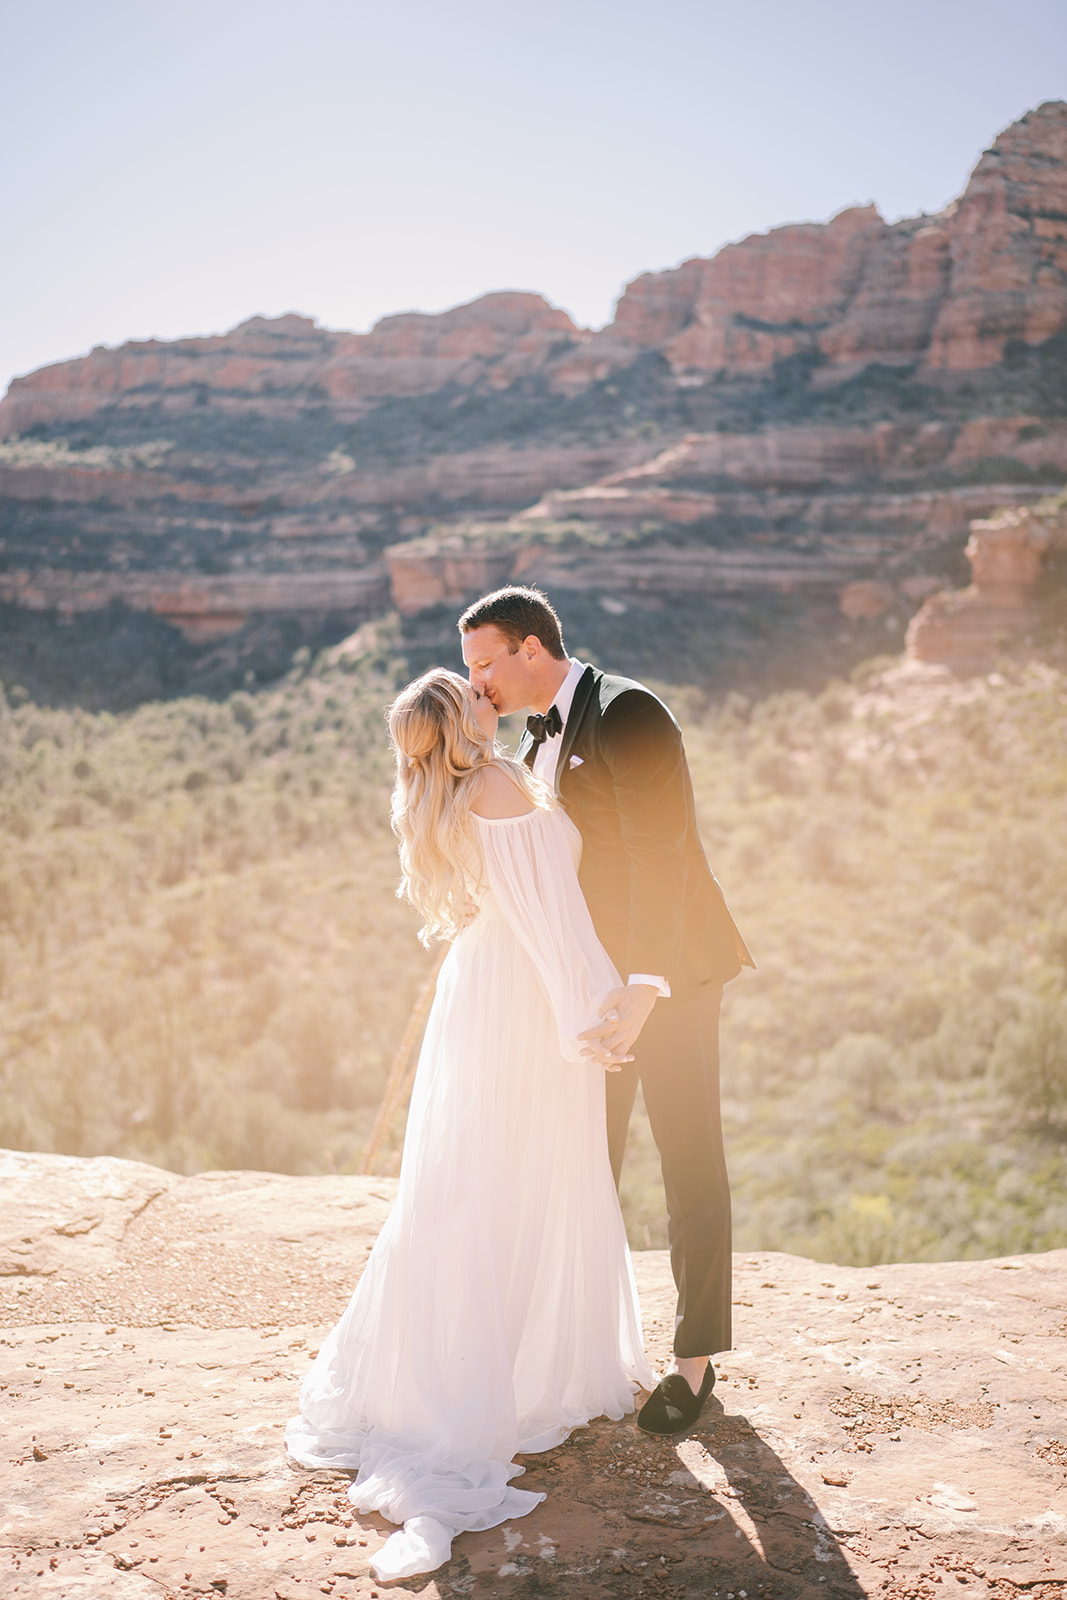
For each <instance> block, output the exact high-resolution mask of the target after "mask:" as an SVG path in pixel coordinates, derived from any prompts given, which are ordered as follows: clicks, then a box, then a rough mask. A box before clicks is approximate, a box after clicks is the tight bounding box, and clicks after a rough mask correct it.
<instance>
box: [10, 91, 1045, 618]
mask: <svg viewBox="0 0 1067 1600" xmlns="http://www.w3.org/2000/svg"><path fill="white" fill-rule="evenodd" d="M0 438H3V439H5V440H6V441H7V442H6V443H2V444H0V600H7V601H9V602H14V603H17V604H27V605H39V606H46V607H47V606H56V607H60V608H62V607H66V608H67V609H68V610H69V609H78V608H79V607H81V606H82V605H83V604H84V605H88V604H91V603H95V599H96V598H102V597H118V598H123V599H126V600H127V601H128V602H129V603H130V604H133V605H137V606H147V607H149V608H150V609H155V610H157V611H159V612H160V614H162V615H165V616H168V617H170V618H172V620H174V621H176V622H178V623H179V624H180V625H181V626H182V627H183V628H185V630H186V631H187V632H189V633H191V634H193V635H197V636H199V635H205V636H206V635H209V634H210V635H214V634H215V633H217V632H218V631H221V630H224V629H225V628H226V627H239V626H241V625H242V622H243V621H245V620H247V619H248V617H250V616H252V615H257V614H265V613H276V612H283V613H284V612H292V613H294V614H304V613H305V612H307V611H308V608H309V607H310V608H311V609H312V611H314V609H315V607H316V606H317V605H318V604H319V598H321V599H322V600H323V602H325V600H326V599H329V600H331V601H333V602H335V603H336V604H335V605H334V607H333V608H334V609H338V608H339V609H342V610H344V611H345V612H346V614H351V615H362V614H367V613H369V612H370V611H373V609H374V607H375V606H378V605H380V604H383V603H387V601H388V595H387V594H386V590H385V587H384V585H385V584H386V581H387V576H386V575H387V571H388V570H391V571H392V574H393V579H394V589H393V598H394V599H396V600H397V601H398V602H399V603H400V604H401V606H402V607H405V608H412V607H414V606H415V605H416V603H421V602H420V601H419V597H420V596H429V595H438V597H439V598H440V597H444V598H447V599H449V600H451V599H453V598H456V597H457V594H458V591H459V590H460V589H461V588H462V587H463V585H464V584H465V583H468V582H473V578H474V571H475V568H474V567H472V566H471V563H470V560H469V559H467V558H466V557H465V559H466V565H464V563H463V562H462V561H459V562H457V559H456V558H455V551H454V550H453V551H452V554H451V555H449V556H447V559H446V556H445V555H442V554H441V553H440V552H441V550H445V551H446V552H447V550H448V549H450V548H451V547H450V546H449V544H448V541H449V538H450V537H451V532H450V530H453V529H455V528H457V527H460V526H461V525H462V526H466V525H469V524H470V522H471V521H472V520H475V521H477V520H482V521H486V520H488V521H490V522H495V523H498V524H499V523H501V522H503V523H505V524H508V525H509V526H510V527H511V532H512V534H513V535H514V540H517V541H518V543H519V544H524V545H525V546H526V547H528V553H527V556H526V557H525V558H524V561H523V563H522V564H523V565H524V569H525V570H527V571H529V572H530V573H544V574H547V575H548V577H550V578H551V580H552V581H554V582H563V581H566V582H573V583H579V584H582V583H588V584H592V583H596V584H598V585H604V584H607V585H609V586H611V585H613V584H614V585H615V586H616V587H619V586H621V587H623V588H627V589H629V590H632V589H634V587H635V585H636V586H637V587H638V588H640V587H641V586H642V584H643V585H644V586H645V587H647V586H648V585H649V583H651V584H652V586H653V587H657V586H658V587H659V588H661V589H662V588H669V587H670V586H671V585H677V584H682V585H683V586H684V587H690V588H691V587H692V586H693V584H697V586H698V588H701V589H702V590H706V591H707V592H715V591H716V589H717V588H718V587H722V586H725V587H726V588H727V589H728V588H730V587H731V585H737V584H740V585H741V586H742V587H746V586H748V587H751V586H753V585H754V586H755V587H756V588H758V587H759V585H760V584H761V583H763V584H769V585H772V586H781V585H783V584H784V585H785V586H787V587H790V586H792V587H796V586H797V585H799V586H800V587H802V588H803V587H804V585H805V584H808V583H809V582H810V584H811V585H812V586H814V587H815V588H819V587H820V586H821V588H822V589H826V588H827V587H828V586H829V588H831V589H832V588H834V587H835V586H836V587H837V588H838V589H840V588H842V587H843V586H846V585H847V584H848V583H850V582H851V583H854V582H857V581H860V582H870V581H875V582H878V581H887V580H888V581H891V582H898V581H904V580H905V579H910V580H919V579H922V578H923V576H924V573H925V572H926V569H928V568H929V569H931V570H932V571H940V570H941V568H942V567H944V564H945V562H946V560H947V559H948V558H949V556H950V555H953V556H955V557H956V558H958V551H959V549H960V548H961V546H962V543H963V540H964V539H965V537H966V531H967V527H968V525H969V523H970V522H971V521H972V520H973V519H974V518H976V517H982V516H987V515H989V514H990V513H991V512H992V511H994V510H995V509H997V508H998V507H1003V506H1006V505H1013V504H1014V505H1022V506H1025V505H1028V504H1031V503H1033V502H1034V501H1035V500H1037V499H1039V498H1040V497H1041V495H1043V494H1045V493H1047V492H1048V489H1049V487H1051V486H1053V485H1056V484H1058V483H1062V482H1063V480H1064V478H1065V477H1067V104H1064V103H1062V102H1050V103H1048V104H1046V105H1043V106H1041V107H1039V108H1037V109H1036V110H1034V111H1032V112H1030V113H1029V114H1028V115H1027V116H1024V117H1023V118H1021V119H1020V120H1019V121H1018V122H1017V123H1015V124H1013V125H1012V126H1011V127H1010V128H1008V129H1007V130H1006V131H1005V132H1004V133H1003V134H1001V136H1000V137H999V138H998V139H997V140H996V141H995V143H994V144H993V146H992V148H991V149H990V150H988V151H986V152H985V153H984V154H983V155H982V157H981V159H980V160H979V162H978V164H977V166H976V168H975V170H974V173H973V175H972V177H971V180H970V182H969V183H968V185H967V188H966V190H965V191H964V193H963V195H962V196H961V197H960V199H959V200H958V201H956V202H954V203H953V204H952V205H950V206H948V207H947V208H946V209H945V211H943V212H942V213H940V214H938V215H937V216H931V217H926V216H924V217H918V218H911V219H906V220H905V221H902V222H898V223H894V224H888V223H886V222H885V221H884V220H883V219H882V218H881V217H880V215H879V214H878V212H877V210H876V209H875V208H874V207H860V208H852V209H849V210H846V211H843V212H842V213H840V214H839V215H838V216H836V217H835V218H833V220H832V221H830V222H828V223H825V224H821V223H804V224H798V225H792V226H788V227H783V228H777V229H774V230H772V231H771V232H769V233H766V234H761V235H754V236H752V237H750V238H747V239H743V240H741V241H740V242H738V243H736V244H731V245H727V246H726V247H725V248H724V249H722V250H720V251H719V252H718V253H717V254H716V255H715V256H713V257H711V258H707V259H703V258H696V259H694V260H691V261H687V262H685V263H683V264H682V265H681V266H679V267H677V268H674V269H672V270H670V271H666V272H654V273H646V274H644V275H642V276H641V277H639V278H637V279H635V280H634V282H633V283H631V284H630V285H629V286H628V287H627V289H626V290H625V292H624V294H623V295H622V296H621V298H620V300H619V303H618V306H617V308H616V313H615V316H614V318H613V320H612V322H611V323H610V324H608V326H606V327H605V328H602V329H600V330H597V331H592V332H591V331H589V330H585V329H581V328H578V327H576V326H575V325H574V324H573V322H572V321H571V319H570V318H569V317H568V316H567V315H566V313H565V312H563V311H560V310H558V309H556V308H554V307H552V306H551V305H549V304H548V302H547V301H545V300H544V299H543V298H542V297H541V296H539V295H537V294H530V293H501V294H491V295H486V296H484V297H483V298H481V299H479V300H476V301H474V302H472V303H471V304H470V305H466V306H460V307H457V308H455V309H454V310H452V311H448V312H446V313H444V314H443V315H440V316H428V315H421V314H416V313H409V314H405V315H401V316H394V317H388V318H385V319H384V320H383V321H381V322H379V323H378V324H377V325H376V326H375V327H374V328H373V329H372V330H371V331H370V332H369V333H366V334H355V333H347V332H343V331H334V330H330V329H325V328H321V327H319V326H317V325H316V324H315V323H314V322H313V321H311V320H310V319H308V318H305V317H300V316H293V315H291V316H284V317H279V318H274V319H267V318H263V317H253V318H251V319H250V320H248V321H247V322H244V323H242V324H241V325H240V326H239V327H237V328H235V329H233V330H232V331H231V332H230V333H227V334H223V335H220V336H217V337H211V338H202V339H182V340H177V341H173V342H164V341H160V340H148V341H142V342H138V343H131V344H127V345H124V346H122V347H121V348H118V349H104V348H98V349H96V350H94V351H93V352H92V353H91V354H90V355H88V356H85V357H83V358H81V359H79V360H74V361H68V362H63V363H59V364H57V365H54V366H50V367H46V368H42V369H41V370H40V371H38V372H34V373H31V374H29V375H28V376H27V377H24V378H20V379H17V380H16V381H15V382H14V383H13V384H12V385H11V388H10V390H9V392H8V395H7V396H6V398H5V399H4V400H3V401H2V402H0ZM560 526H563V527H565V528H566V527H576V528H578V529H579V530H588V529H590V528H593V529H596V530H598V533H599V538H598V540H594V541H593V545H591V544H590V541H589V540H588V539H586V538H583V537H579V538H576V539H571V540H569V541H568V539H566V538H562V539H561V538H560V537H558V536H554V537H553V538H551V539H549V540H548V542H547V544H546V540H545V532H546V529H550V528H556V529H557V530H558V528H559V527H560ZM428 537H429V542H427V538H428ZM442 539H443V540H444V544H443V545H442V543H441V541H442ZM464 539H465V541H466V542H464V543H463V548H464V550H465V551H466V552H467V556H468V557H469V553H470V548H471V546H470V541H469V539H466V536H464ZM513 542H514V541H513ZM635 542H636V543H641V542H643V543H644V544H645V545H646V546H647V547H648V552H647V553H646V555H645V556H644V557H643V559H642V561H641V562H639V563H637V564H636V565H634V564H633V563H632V562H631V563H630V566H627V562H630V556H629V555H626V557H625V560H624V559H623V555H624V550H625V551H629V550H630V549H631V547H632V546H633V545H634V544H635ZM406 546H410V548H409V549H406V550H404V553H403V554H402V555H397V553H396V552H397V551H398V549H403V547H406ZM593 546H595V550H596V554H595V558H594V555H593V554H592V548H593ZM387 550H388V551H389V552H390V555H389V556H388V558H386V557H385V552H386V551H387ZM539 551H540V552H541V554H538V552H539ZM679 551H681V552H682V553H681V554H679ZM435 552H436V553H435ZM546 552H547V553H546ZM672 552H673V554H672ZM480 559H481V558H480ZM486 560H489V558H488V557H485V558H484V559H482V567H478V571H479V572H480V571H481V570H482V568H483V567H485V561H486ZM494 560H495V563H496V564H495V565H493V561H490V563H489V564H490V565H492V566H493V570H494V571H496V570H498V568H499V566H500V560H499V554H498V555H497V556H496V557H495V558H494ZM420 563H421V565H420ZM939 563H940V564H941V565H940V567H939V565H938V564H939ZM446 566H447V567H448V576H447V578H446V577H445V576H443V574H444V571H445V567H446ZM475 566H477V563H475ZM485 570H488V568H486V569H485ZM637 574H640V580H639V577H638V575H637ZM176 597H177V598H176ZM316 597H319V598H316ZM458 597H459V598H462V597H463V596H462V595H460V596H458Z"/></svg>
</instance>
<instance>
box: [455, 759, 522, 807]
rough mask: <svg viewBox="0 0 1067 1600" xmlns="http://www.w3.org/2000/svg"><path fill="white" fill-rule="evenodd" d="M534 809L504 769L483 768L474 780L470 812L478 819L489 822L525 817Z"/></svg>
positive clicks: (494, 765)
mask: <svg viewBox="0 0 1067 1600" xmlns="http://www.w3.org/2000/svg"><path fill="white" fill-rule="evenodd" d="M533 809H534V807H533V805H532V803H531V802H530V800H529V799H528V798H527V797H526V795H525V794H524V793H523V792H522V790H521V789H520V788H519V785H518V784H517V783H516V782H515V779H514V778H513V777H512V776H511V774H510V773H509V772H508V769H507V768H506V767H500V766H497V765H496V763H495V762H494V763H493V764H492V765H491V766H487V767H483V768H482V770H481V772H480V773H479V774H478V777H477V779H476V788H475V791H474V798H473V800H472V801H471V810H472V811H473V812H474V813H475V815H476V816H479V817H488V818H489V819H490V820H492V819H494V818H496V819H499V818H501V817H525V816H528V815H529V813H530V812H531V811H532V810H533Z"/></svg>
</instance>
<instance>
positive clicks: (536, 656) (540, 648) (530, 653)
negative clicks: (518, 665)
mask: <svg viewBox="0 0 1067 1600" xmlns="http://www.w3.org/2000/svg"><path fill="white" fill-rule="evenodd" d="M519 649H520V650H521V651H522V653H523V655H524V656H525V658H526V660H527V661H528V662H529V663H530V665H531V666H532V665H533V664H534V662H535V661H539V660H540V659H541V657H542V656H543V655H544V653H545V647H544V645H543V644H542V643H541V641H540V639H539V638H538V637H537V635H536V633H528V634H527V635H526V637H525V639H524V640H523V641H522V644H521V645H520V646H519Z"/></svg>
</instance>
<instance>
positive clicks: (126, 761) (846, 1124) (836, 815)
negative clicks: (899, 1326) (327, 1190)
mask: <svg viewBox="0 0 1067 1600" xmlns="http://www.w3.org/2000/svg"><path fill="white" fill-rule="evenodd" d="M609 620H610V619H605V620H604V626H607V625H608V621H609ZM596 622H597V615H595V614H594V613H592V612H591V613H590V615H589V617H588V618H582V617H577V618H576V620H575V625H574V629H573V631H572V639H573V642H574V644H575V646H576V647H578V646H579V645H581V646H582V647H583V648H585V647H588V645H589V643H590V640H588V639H585V638H583V637H582V633H583V630H588V631H589V632H594V631H595V628H594V624H596ZM592 642H593V643H594V644H596V643H600V642H601V641H600V640H599V639H595V640H593V641H592ZM415 643H416V641H414V640H413V639H411V638H409V639H408V640H406V641H405V640H404V639H403V638H402V637H401V635H400V634H399V633H398V632H397V630H396V628H395V625H393V624H383V625H381V626H380V627H378V628H377V629H368V630H365V632H364V635H363V637H362V645H363V653H362V654H361V655H359V656H358V657H351V656H350V657H347V658H345V657H339V656H338V655H337V654H336V653H334V654H331V653H330V652H326V653H324V654H323V655H321V656H320V657H319V658H318V659H317V660H315V661H313V660H312V659H311V658H310V655H309V653H307V652H304V653H303V654H302V655H300V656H298V658H297V659H296V660H295V662H294V664H293V666H292V668H291V670H290V671H289V672H288V673H287V674H286V675H285V676H284V677H283V678H282V679H281V680H280V681H279V682H278V683H277V684H275V685H274V686H273V687H271V688H266V689H261V690H259V691H258V692H256V693H247V692H243V691H239V692H237V693H235V694H231V695H229V696H228V697H227V698H225V699H222V700H218V701H211V700H207V699H203V698H179V699H175V700H172V701H170V702H165V703H161V702H153V703H148V704H144V705H141V706H139V707H138V708H136V709H133V710H128V711H124V712H121V713H113V712H99V713H90V712H88V711H85V710H81V709H77V708H70V709H62V708H60V709H49V708H46V707H41V706H39V705H37V704H35V703H34V701H33V700H32V699H30V698H29V697H28V696H27V695H26V694H25V692H22V693H16V692H15V691H14V689H13V688H12V686H10V685H9V687H8V693H7V694H6V696H5V697H4V699H3V702H2V704H0V965H2V973H3V977H2V983H3V988H2V994H0V1081H2V1084H3V1105H2V1111H0V1142H3V1143H7V1144H11V1145H15V1146H21V1147H24V1148H37V1149H55V1150H64V1151H70V1152H73V1153H76V1154H83V1155H90V1154H98V1153H109V1154H116V1155H125V1156H132V1157H137V1158H140V1159H144V1160H149V1161H155V1162H159V1163H161V1164H163V1165H166V1166H171V1167H175V1168H177V1169H180V1170H186V1171H191V1170H196V1169H200V1168H204V1167H234V1166H251V1167H268V1168H274V1169H278V1170H284V1171H300V1172H315V1171H324V1170H330V1169H333V1168H336V1169H338V1170H353V1169H354V1168H355V1167H357V1166H358V1164H359V1159H360V1156H361V1152H362V1148H363V1144H364V1141H365V1138H366V1134H367V1130H368V1128H369V1125H370V1121H371V1117H372V1115H373V1110H374V1107H375V1105H376V1102H377V1099H378V1096H379V1094H380V1091H381V1087H382V1084H383V1080H384V1076H385V1073H386V1070H387V1067H388V1063H389V1059H390V1057H391V1054H392V1051H393V1049H394V1048H395V1044H396V1041H397V1039H398V1038H399V1035H400V1032H401V1030H402V1027H403V1024H404V1021H405V1019H406V1016H407V1013H408V1010H409V1007H410V1004H411V1002H412V999H413V997H414V995H415V993H416V991H417V989H418V987H419V984H420V982H421V981H422V977H423V975H424V972H425V970H426V959H427V958H426V957H425V956H424V955H423V953H422V952H421V951H420V949H419V947H418V945H417V943H416V941H415V937H414V920H413V918H412V917H411V916H410V915H409V914H408V913H407V911H406V910H405V909H404V908H403V907H402V906H401V905H400V904H399V903H398V902H397V901H396V899H395V897H394V895H393V888H394V884H395V878H396V868H395V855H394V844H393V840H392V837H391V835H390V833H389V831H388V827H387V824H386V799H387V790H388V783H389V771H388V757H387V751H386V747H385V739H384V727H383V722H382V708H383V706H384V704H385V702H386V700H387V699H388V697H389V695H390V694H391V692H392V688H393V686H394V684H395V682H396V680H397V678H398V677H399V676H401V675H402V674H406V673H408V672H410V671H413V670H415V668H416V667H417V666H418V665H420V664H421V663H419V662H418V661H417V660H416V657H417V655H418V650H417V649H416V648H414V646H415ZM664 666H678V667H680V669H681V670H680V672H679V676H681V675H682V672H684V667H685V662H684V660H683V659H679V660H678V661H675V662H664ZM664 675H666V674H664ZM669 692H670V694H671V696H672V700H673V702H674V703H675V704H676V706H677V707H678V709H679V711H680V713H681V715H682V717H683V720H684V721H685V723H686V736H687V742H688V746H689V750H690V755H691V759H692V764H693V769H694V777H695V782H696V786H697V791H698V797H699V803H700V807H701V813H702V826H703V830H704V835H705V839H706V843H707V849H708V854H709V857H710V859H711V861H712V863H713V865H714V866H715V868H716V871H717V872H718V874H719V876H720V878H721V880H722V882H723V883H724V885H725V887H726V889H727V892H728V895H729V898H730V902H731V905H732V907H733V908H734V910H735V912H736V914H737V916H738V919H739V921H740V923H741V925H742V927H743V928H744V930H745V932H746V935H747V936H748V937H749V938H750V940H751V943H752V947H753V950H754V953H755V956H756V959H757V961H758V962H759V971H758V972H757V973H756V974H746V975H744V976H743V977H742V978H741V979H740V980H739V981H738V982H737V983H735V984H734V985H733V986H732V987H731V990H730V991H729V996H728V1002H727V1007H726V1014H725V1020H724V1038H723V1046H724V1048H723V1059H724V1100H725V1110H726V1117H727V1128H728V1141H729V1152H730V1160H731V1168H732V1174H733V1180H734V1186H735V1196H736V1216H737V1241H738V1244H739V1245H740V1246H741V1247H742V1248H748V1249H751V1248H781V1249H791V1250H796V1251H800V1252H803V1253H808V1254H813V1255H816V1256H818V1257H821V1258H823V1259H830V1258H833V1259H837V1260H839V1261H852V1262H857V1263H868V1262H873V1261H876V1260H884V1259H899V1258H902V1257H910V1258H920V1259H921V1258H926V1259H936V1258H942V1257H966V1256H976V1255H990V1254H997V1253H1000V1252H1003V1251H1014V1250H1032V1249H1043V1248H1048V1247H1051V1246H1053V1245H1062V1244H1063V1243H1064V1242H1065V1241H1067V1112H1065V1106H1067V1093H1065V1091H1067V1055H1065V1051H1067V916H1065V913H1064V912H1063V909H1062V908H1063V906H1065V905H1067V835H1065V833H1064V829H1063V826H1062V816H1063V806H1064V798H1065V791H1067V678H1065V677H1064V676H1063V675H1062V674H1061V673H1059V672H1057V671H1055V670H1054V669H1052V668H1049V667H1038V666H1033V667H1022V666H1021V667H1018V668H1012V669H1008V668H1006V669H1005V676H1004V677H1003V678H1000V679H994V680H992V681H990V682H986V681H984V680H983V681H979V682H977V683H974V684H971V685H968V686H959V685H957V686H944V687H942V688H941V689H937V688H936V687H934V688H929V689H927V690H925V691H924V692H923V693H922V694H918V693H915V692H913V691H912V690H911V689H909V688H908V685H907V682H906V680H901V681H898V682H897V684H896V686H895V687H894V686H893V675H892V673H891V674H890V677H889V679H886V678H885V677H884V676H880V675H879V672H878V670H877V669H870V670H869V671H868V672H867V673H866V674H861V675H860V681H859V682H856V683H846V682H837V683H833V684H831V685H830V687H829V688H826V689H824V690H823V691H822V692H818V693H816V692H806V691H800V690H791V691H789V692H785V693H778V694H772V695H767V694H765V693H754V694H753V695H752V696H751V698H746V697H744V696H742V695H741V694H739V693H737V692H736V691H734V692H732V693H730V694H727V695H726V696H722V695H720V696H718V697H717V698H715V699H709V698H708V696H707V695H706V694H705V693H703V692H701V691H699V690H697V689H694V688H690V689H688V690H686V689H684V688H679V687H677V686H675V687H674V688H673V689H670V690H669ZM624 1198H625V1205H626V1209H627V1215H628V1220H629V1225H630V1231H631V1237H632V1239H633V1242H634V1243H635V1244H636V1245H638V1246H644V1245H659V1244H661V1243H662V1242H663V1239H664V1230H663V1218H662V1198H661V1185H660V1180H659V1173H658V1162H657V1160H656V1157H655V1152H654V1150H653V1149H652V1147H651V1144H650V1140H649V1137H648V1133H647V1128H646V1127H645V1126H644V1124H643V1123H642V1122H640V1121H637V1122H635V1126H634V1131H633V1136H632V1142H631V1152H630V1157H629V1161H628V1167H627V1173H626V1177H625V1195H624Z"/></svg>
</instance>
